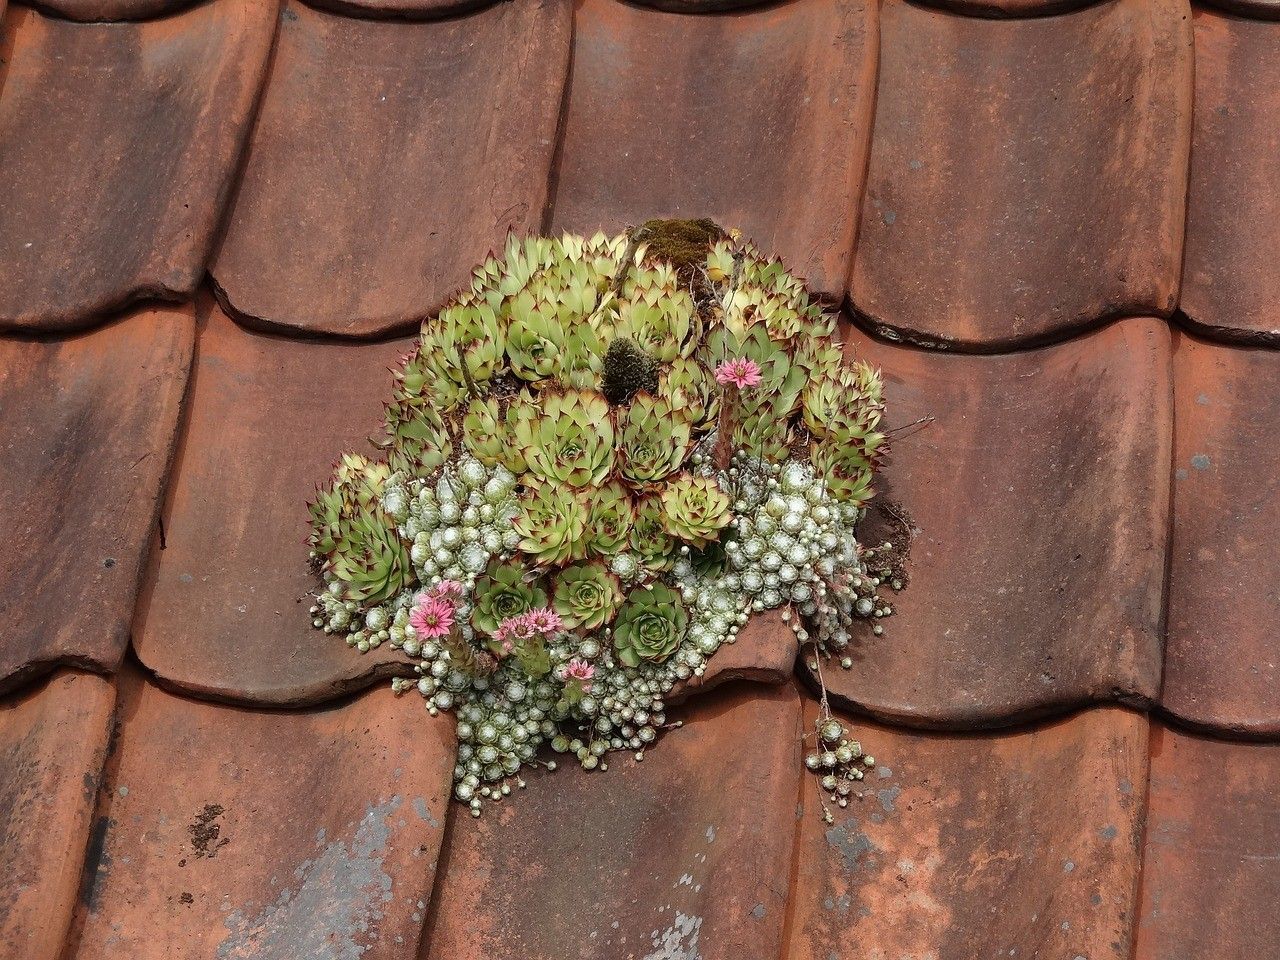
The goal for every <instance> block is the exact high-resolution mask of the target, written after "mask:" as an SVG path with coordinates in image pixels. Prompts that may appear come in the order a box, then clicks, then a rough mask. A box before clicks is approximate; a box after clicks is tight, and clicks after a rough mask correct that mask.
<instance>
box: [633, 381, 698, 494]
mask: <svg viewBox="0 0 1280 960" xmlns="http://www.w3.org/2000/svg"><path fill="white" fill-rule="evenodd" d="M690 419H691V418H690V417H689V412H688V410H687V409H686V408H683V407H679V408H677V407H672V405H671V402H670V401H669V400H667V399H666V398H665V397H654V396H651V395H650V394H647V393H637V394H636V395H635V397H633V398H632V400H631V403H630V405H629V406H628V407H627V408H626V410H625V412H623V413H622V414H620V416H619V423H618V460H619V464H618V472H619V473H620V474H621V475H622V478H623V479H624V480H626V481H627V482H628V483H631V484H633V485H636V486H645V485H647V484H654V483H659V482H660V481H662V480H664V479H666V478H667V477H669V476H670V475H671V474H673V473H675V472H676V471H677V470H679V469H680V465H681V464H682V463H683V462H684V458H685V456H686V454H687V453H688V451H689V439H690V431H689V426H690Z"/></svg>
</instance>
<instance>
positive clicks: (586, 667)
mask: <svg viewBox="0 0 1280 960" xmlns="http://www.w3.org/2000/svg"><path fill="white" fill-rule="evenodd" d="M564 672H565V676H566V677H568V678H569V679H570V680H577V681H578V682H579V683H581V684H582V688H583V689H584V690H586V689H589V688H590V687H591V683H590V681H591V678H592V677H594V676H595V675H596V668H595V667H593V666H592V665H591V664H589V663H587V661H585V660H579V659H578V658H577V657H574V658H573V659H572V660H570V661H569V664H568V666H566V667H565V668H564Z"/></svg>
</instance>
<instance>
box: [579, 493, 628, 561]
mask: <svg viewBox="0 0 1280 960" xmlns="http://www.w3.org/2000/svg"><path fill="white" fill-rule="evenodd" d="M585 500H586V505H587V550H588V552H590V553H592V554H594V555H596V556H598V557H611V556H614V555H615V554H617V553H618V551H620V550H623V549H625V548H626V546H627V542H628V540H629V538H630V536H631V528H632V527H633V526H634V525H635V520H636V511H635V507H633V506H632V503H631V493H630V491H628V490H627V488H626V487H624V486H623V485H622V484H621V483H618V482H617V481H614V482H611V483H607V484H605V485H604V486H603V487H597V488H595V489H594V490H591V491H589V492H588V493H587V494H586V495H585Z"/></svg>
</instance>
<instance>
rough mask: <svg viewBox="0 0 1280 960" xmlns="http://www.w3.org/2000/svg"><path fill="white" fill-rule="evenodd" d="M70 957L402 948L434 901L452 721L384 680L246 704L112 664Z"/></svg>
mask: <svg viewBox="0 0 1280 960" xmlns="http://www.w3.org/2000/svg"><path fill="white" fill-rule="evenodd" d="M120 699H121V716H122V718H123V726H122V729H121V731H120V737H119V744H118V747H117V749H116V753H115V754H114V756H113V758H112V760H111V762H110V763H109V764H108V769H107V774H106V777H105V781H104V784H103V794H102V802H101V805H100V807H99V811H98V823H99V824H100V825H101V830H102V835H101V838H100V840H99V842H98V843H97V845H96V847H95V849H94V851H93V857H92V858H91V860H90V861H89V862H88V863H87V864H86V877H85V901H84V905H83V906H82V908H81V909H80V911H79V912H78V915H77V923H76V929H75V932H74V935H73V939H72V947H71V949H69V950H68V953H67V957H68V960H71V958H74V960H90V958H103V960H116V958H119V957H130V958H134V960H152V958H164V960H186V958H190V960H209V958H211V957H216V958H218V960H248V958H251V957H252V958H254V960H297V958H301V957H308V958H312V957H314V958H325V960H356V958H363V960H380V958H393V960H403V958H404V957H406V956H410V955H411V954H412V952H413V949H414V947H415V946H416V944H417V942H418V937H419V934H420V932H421V925H422V919H423V916H424V914H425V907H426V902H427V901H428V900H429V899H430V897H431V889H432V883H433V878H434V875H435V866H436V859H437V856H438V852H439V848H440V841H441V838H442V836H443V833H444V830H443V825H442V822H443V819H444V816H445V805H446V804H447V803H448V789H449V783H450V778H451V776H452V770H453V748H454V742H453V728H452V721H451V720H449V719H448V718H445V717H440V718H436V719H432V718H431V717H429V716H428V715H427V712H426V710H425V709H423V707H422V705H421V702H420V701H419V702H417V703H411V702H408V701H405V700H400V699H398V698H397V697H395V696H394V695H393V694H392V693H391V691H390V690H386V689H381V690H376V691H371V692H370V693H368V694H366V695H364V696H362V697H359V698H358V699H355V700H352V701H350V702H347V703H344V704H341V705H338V706H333V707H329V708H326V709H323V710H313V711H294V712H288V713H282V712H275V711H266V710H245V709H239V708H234V707H225V706H220V705H217V704H209V703H201V702H199V701H194V700H187V699H184V698H182V697H177V696H174V695H172V694H169V693H166V692H164V691H163V690H161V689H159V688H158V687H156V686H153V685H152V684H151V683H150V682H148V681H145V680H143V679H142V678H141V676H140V675H139V674H138V673H137V672H136V671H132V670H131V671H129V672H128V673H127V674H122V676H121V694H120Z"/></svg>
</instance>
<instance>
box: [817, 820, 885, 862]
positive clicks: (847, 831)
mask: <svg viewBox="0 0 1280 960" xmlns="http://www.w3.org/2000/svg"><path fill="white" fill-rule="evenodd" d="M827 845H828V846H829V847H831V848H832V849H833V850H835V851H836V852H837V853H839V854H840V859H841V860H842V861H843V862H844V866H845V869H846V870H849V871H850V872H853V871H856V870H857V869H858V866H859V862H860V860H861V858H862V855H863V854H864V853H870V852H872V851H874V850H875V849H876V847H875V844H873V843H872V842H871V840H870V838H869V837H868V836H867V835H866V834H865V833H863V832H862V831H861V830H859V829H858V821H857V820H847V821H845V822H844V823H841V824H837V825H836V826H834V827H832V828H831V829H830V830H828V831H827Z"/></svg>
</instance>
